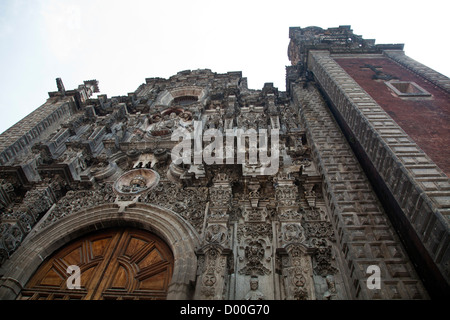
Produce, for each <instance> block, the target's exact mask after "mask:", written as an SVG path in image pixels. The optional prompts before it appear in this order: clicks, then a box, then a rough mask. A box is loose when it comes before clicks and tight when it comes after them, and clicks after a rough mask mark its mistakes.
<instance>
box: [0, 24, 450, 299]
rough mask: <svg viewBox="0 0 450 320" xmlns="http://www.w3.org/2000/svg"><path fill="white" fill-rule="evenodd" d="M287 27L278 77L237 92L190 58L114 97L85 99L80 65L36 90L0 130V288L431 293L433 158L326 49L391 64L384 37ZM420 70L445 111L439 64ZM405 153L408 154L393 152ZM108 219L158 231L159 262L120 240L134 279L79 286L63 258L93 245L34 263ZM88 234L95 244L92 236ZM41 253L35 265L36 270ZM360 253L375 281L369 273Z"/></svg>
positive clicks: (435, 267)
mask: <svg viewBox="0 0 450 320" xmlns="http://www.w3.org/2000/svg"><path fill="white" fill-rule="evenodd" d="M290 37H291V42H290V44H289V49H288V55H289V58H290V60H291V62H292V66H290V67H287V75H286V79H287V91H286V92H282V91H279V90H278V89H277V88H275V87H274V86H273V84H271V83H266V84H265V85H264V87H263V88H262V89H261V90H252V89H249V88H248V87H247V80H246V78H245V77H243V75H242V73H241V72H228V73H225V74H218V73H214V72H212V71H211V70H208V69H203V70H192V71H191V70H187V71H182V72H179V73H178V74H176V75H174V76H172V77H170V78H169V79H162V78H147V79H146V80H145V83H144V84H142V85H140V86H139V87H138V88H137V90H136V91H135V92H132V93H128V94H127V95H125V96H118V97H107V96H106V95H98V96H97V97H96V98H93V97H92V94H93V93H96V92H99V87H98V82H97V81H96V80H90V81H85V82H84V84H83V85H80V86H79V87H78V88H77V89H75V90H70V91H67V90H65V88H64V85H63V83H62V81H61V80H60V79H57V88H58V90H57V91H56V92H50V93H49V96H50V97H49V99H48V100H47V102H46V103H45V104H44V105H42V106H41V107H39V108H38V109H36V111H34V112H33V113H31V114H30V115H29V116H27V117H26V118H24V119H23V120H21V121H20V122H19V123H18V124H16V125H15V126H13V127H12V128H10V129H9V130H7V131H6V132H4V133H3V134H2V135H1V136H0V147H1V149H0V152H1V153H0V178H1V186H0V210H1V214H0V265H1V269H0V276H1V278H0V298H3V299H16V298H21V299H30V298H31V299H36V298H42V297H43V298H55V297H56V296H58V297H62V298H74V299H75V298H81V299H83V298H88V297H97V298H111V297H113V298H118V297H122V298H123V297H132V298H139V299H156V298H158V299H159V298H165V297H167V298H169V299H300V300H302V299H319V300H321V299H390V298H400V299H427V298H429V297H430V296H432V295H438V294H442V293H444V292H446V290H448V276H449V273H448V258H449V253H448V250H449V249H448V243H449V238H448V236H449V228H448V218H446V213H448V210H449V203H448V199H449V195H448V192H449V188H448V186H449V181H448V177H447V176H446V175H445V173H444V172H443V171H442V170H443V169H444V167H445V165H442V169H440V168H439V167H438V166H436V165H435V164H434V162H433V161H432V160H431V159H430V158H429V157H428V156H427V154H425V153H424V152H423V151H422V150H421V149H420V148H419V147H417V148H416V144H415V142H414V141H413V139H411V138H409V136H408V135H407V134H406V133H405V132H404V131H403V129H401V128H400V129H398V128H399V126H398V125H397V123H396V122H395V121H394V120H392V118H391V117H389V115H388V113H386V112H385V111H384V110H383V109H382V108H383V106H380V105H379V104H378V102H377V101H374V100H373V99H372V97H371V96H370V95H369V94H368V93H367V92H366V91H364V90H363V89H362V88H361V86H360V85H358V83H356V82H355V81H354V80H353V79H352V78H351V77H350V76H349V74H348V73H346V72H345V71H343V69H344V68H345V66H344V67H342V66H341V65H340V64H339V63H338V62H337V61H341V60H344V59H350V58H351V59H366V60H367V59H378V60H373V61H376V62H379V59H388V60H389V59H390V60H389V61H397V60H398V59H403V60H402V61H406V62H405V63H408V60H407V59H405V58H404V57H403V56H401V52H402V51H401V50H402V46H401V45H375V44H374V41H371V40H364V39H362V37H360V36H357V35H354V34H353V32H352V31H351V30H350V29H349V27H345V26H344V27H339V28H331V29H328V30H323V29H321V28H317V27H311V28H304V29H301V28H291V30H290ZM395 57H400V58H398V59H397V60H396V58H395ZM402 57H403V58H402ZM340 59H341V60H340ZM347 61H349V60H347ZM352 61H354V60H352ZM364 62H365V63H366V62H367V61H364ZM358 63H359V62H358ZM397 63H398V62H397ZM341 64H342V63H341ZM366 64H367V63H366ZM363 66H364V65H363ZM365 68H366V69H365V70H368V71H369V72H373V70H375V71H377V69H376V68H375V69H371V68H370V67H368V66H366V67H365ZM379 69H380V68H379ZM385 69H386V68H385ZM383 71H384V72H385V73H389V70H383ZM333 72H334V73H336V75H334V73H333ZM339 72H341V73H339ZM404 72H406V71H404ZM408 72H409V71H408ZM419 75H420V74H419ZM429 76H430V75H429ZM431 76H435V75H434V74H431ZM347 78H348V79H347ZM347 80H348V81H347ZM403 80H408V79H405V77H404V79H403ZM372 81H378V82H379V81H384V80H379V79H373V80H372ZM435 83H437V84H436V85H435V86H436V88H438V89H436V90H439V94H441V95H445V94H446V99H447V100H445V99H444V100H443V101H444V102H446V103H447V109H448V101H449V100H448V87H446V83H448V79H443V78H439V79H435ZM394 84H395V83H394ZM386 90H390V89H389V87H387V86H386ZM445 90H447V91H445ZM445 92H446V93H445ZM432 95H433V97H436V101H432V100H429V99H433V98H429V97H427V99H428V100H427V101H426V103H435V104H436V105H437V106H438V107H440V106H441V105H439V103H440V102H439V101H441V100H439V101H438V100H437V98H438V94H437V93H434V92H433V93H432ZM374 99H375V100H376V98H374ZM430 101H431V102H430ZM386 106H387V107H386V108H388V107H389V103H387V104H386ZM352 108H353V109H354V110H353V109H352ZM443 110H444V111H445V112H447V113H446V117H447V119H448V110H445V108H443ZM447 124H448V123H447ZM389 130H390V131H389ZM396 130H397V131H396ZM405 131H406V130H405ZM383 134H384V135H383ZM378 145H380V147H378ZM377 148H378V149H379V150H378V149H377ZM383 148H384V149H383ZM402 148H409V149H402ZM414 148H416V149H414ZM413 149H414V150H413ZM175 150H176V151H175ZM408 152H409V153H408ZM411 152H413V155H411V154H410V153H411ZM421 152H422V153H423V154H421ZM406 156H408V157H409V158H410V159H413V160H409V162H402V161H403V160H405V159H406ZM398 157H400V160H399V161H396V160H395V159H397V158H398ZM420 157H421V158H422V160H420V159H419V158H420ZM391 159H392V160H391ZM405 161H407V160H405ZM412 161H415V162H414V163H413V162H412ZM420 161H422V162H420ZM411 165H414V166H413V167H408V166H411ZM269 169H270V170H269ZM385 169H386V170H387V172H385ZM419 169H421V170H422V171H421V172H419V171H417V170H419ZM408 170H409V171H408ZM414 170H416V171H414ZM403 172H405V174H404V175H402V173H403ZM411 172H412V174H411ZM415 173H417V174H418V176H414V174H415ZM392 177H395V179H394V178H392ZM398 181H400V182H401V185H400V184H399V182H398ZM432 186H433V187H432ZM420 188H422V189H420ZM421 190H423V192H421ZM397 193H398V194H397ZM410 198H411V199H410ZM409 200H411V201H412V204H410V203H409V202H410V201H409ZM422 212H423V213H422ZM400 224H403V227H399V225H400ZM119 227H130V228H131V227H132V228H137V229H140V230H144V231H146V232H148V233H149V234H152V235H153V234H154V235H156V236H158V237H159V238H160V240H161V242H162V243H165V246H167V247H168V248H170V249H167V250H169V251H171V254H168V256H170V255H173V261H172V260H171V259H172V258H170V257H169V258H165V259H166V260H164V261H165V264H164V265H165V266H166V264H167V265H169V264H170V266H171V267H164V268H165V269H164V270H165V271H164V272H165V273H164V272H163V271H161V270H163V269H158V268H159V267H157V265H158V263H157V262H154V261H156V260H152V259H156V258H151V259H150V258H148V260H147V258H144V256H145V255H144V251H145V250H144V249H142V250H141V249H139V250H137V251H136V252H135V251H133V250H134V249H133V250H132V249H126V250H125V249H124V250H125V251H124V256H123V257H122V258H120V259H119V258H117V259H118V260H117V261H119V265H121V266H123V268H124V269H123V270H122V269H120V270H122V271H120V272H124V273H126V274H127V275H128V276H127V277H131V278H133V279H134V280H133V281H135V282H132V281H131V280H130V281H131V282H130V281H129V282H124V283H123V284H120V285H119V284H114V285H113V284H108V283H107V284H105V286H104V291H101V292H95V293H92V292H90V291H89V290H90V289H89V284H88V282H83V281H87V280H83V279H86V278H89V279H90V277H91V274H93V272H91V273H90V272H88V271H84V269H82V271H81V280H82V286H81V288H79V289H78V291H77V290H74V291H71V290H68V289H67V288H66V286H65V285H66V282H65V281H66V279H67V278H68V277H69V275H70V274H69V273H66V272H65V270H64V268H67V267H68V266H69V265H77V264H78V265H82V263H81V261H82V260H83V259H84V260H83V261H85V260H86V259H87V260H89V259H93V260H92V261H95V257H96V255H95V254H93V255H92V256H90V255H89V254H87V253H80V254H81V256H78V253H77V254H74V255H75V256H77V257H78V258H76V259H75V258H73V259H74V260H70V259H69V258H67V257H68V256H66V257H65V258H58V259H59V260H58V261H59V262H58V263H56V262H55V263H54V264H52V263H53V262H51V261H56V257H60V256H61V254H60V255H59V256H58V253H55V252H66V251H67V250H68V249H67V250H66V251H64V250H63V251H58V250H62V249H61V248H67V244H68V243H71V241H77V239H81V238H82V237H84V236H86V235H91V234H92V235H94V236H95V234H96V232H97V233H98V232H103V231H104V230H111V228H119ZM102 230H103V231H102ZM396 230H399V231H398V232H397V231H396ZM121 232H122V231H121ZM127 232H128V231H127ZM139 232H141V231H139ZM411 232H413V233H414V234H413V235H411ZM125 234H128V233H126V232H125ZM130 234H132V233H131V232H130ZM405 234H409V235H410V236H409V238H406V239H405V240H404V242H402V241H401V240H400V238H402V237H405ZM122 237H125V236H122ZM149 237H150V238H151V237H153V236H149ZM141 238H142V239H144V238H145V237H144V236H135V237H134V238H133V237H131V239H141ZM105 239H106V238H105ZM108 239H109V238H108ZM120 239H122V238H120ZM124 239H125V238H124ZM146 239H147V238H146ZM151 239H153V240H146V241H148V243H153V242H152V241H156V240H154V238H151ZM155 239H156V238H155ZM117 241H118V243H122V242H121V241H122V240H117ZM130 241H131V240H130ZM142 241H144V240H142ZM158 241H159V240H158ZM92 243H98V242H95V241H93V242H92ZM105 243H106V242H105ZM127 243H128V244H127V245H130V246H129V247H127V248H131V247H133V248H140V247H139V246H138V244H137V243H138V241H137V240H136V245H135V246H131V244H130V243H131V242H127ZM133 243H134V242H133ZM155 243H157V241H156V242H155ZM405 244H406V245H407V247H409V246H410V245H413V246H414V247H413V248H409V249H408V250H407V249H406V248H405ZM142 246H143V247H142V248H147V247H146V246H145V245H142ZM147 246H150V245H149V244H148V245H147ZM156 247H158V246H156ZM93 248H98V247H97V246H96V245H93ZM102 248H103V249H102V250H105V251H104V255H105V257H106V256H107V255H108V254H107V252H108V250H109V249H108V248H109V245H107V244H104V245H103V247H102ZM105 248H106V249H105ZM158 248H159V247H158ZM161 248H162V247H161ZM164 248H165V247H164ZM92 250H93V252H94V251H95V250H96V249H92ZM111 250H112V249H111ZM127 250H129V252H133V254H131V253H130V254H129V255H127V254H126V253H127V252H128V251H127ZM164 250H166V249H164ZM164 250H163V249H161V252H163V251H164ZM167 250H166V251H167ZM166 251H164V252H166ZM67 252H68V251H67ZM111 252H112V251H111ZM145 252H146V254H148V256H145V257H150V253H149V252H150V251H145ZM55 254H56V255H55ZM71 254H72V253H71ZM83 254H84V255H83ZM420 254H421V255H422V256H421V257H418V256H419V255H420ZM110 256H112V257H114V256H115V254H113V253H111V254H110ZM161 256H163V254H161ZM164 256H165V255H164ZM81 257H84V258H81ZM89 257H91V258H89ZM124 257H128V258H124ZM52 259H55V260H52ZM71 259H72V258H71ZM105 259H106V258H105ZM108 259H111V258H108ZM121 259H122V260H123V261H122V260H121ZM127 259H129V261H128V260H127ZM43 260H45V261H46V263H47V264H48V265H52V266H53V267H49V268H50V269H49V270H50V271H48V270H47V271H45V272H44V271H42V270H44V269H45V268H44V266H43V264H42V263H43V262H42V261H43ZM125 260H127V262H124V261H125ZM70 261H72V263H70ZM73 261H75V262H73ZM89 261H90V260H89ZM105 261H106V260H105ZM108 261H112V260H108ZM142 261H146V262H145V263H144V264H143V262H142ZM141 262H142V263H141ZM133 263H136V264H133ZM155 263H156V266H155ZM105 264H106V262H105ZM111 264H112V262H111ZM125 265H126V266H128V267H125ZM132 265H133V266H134V267H131V266H132ZM58 266H59V267H58ZM373 266H375V267H376V268H377V269H376V270H378V271H379V274H377V276H379V280H381V286H380V287H375V288H374V287H373V286H371V284H372V282H370V281H371V280H370V279H369V277H370V276H371V272H369V270H371V268H372V267H373ZM83 268H84V267H83ZM86 268H88V267H86ZM146 268H147V269H146ZM152 268H154V269H152ZM161 268H162V267H161ZM86 270H88V269H86ZM96 270H97V269H96ZM103 270H104V271H103V272H109V271H107V270H109V269H108V268H106V269H103ZM105 270H106V271H105ZM146 270H147V271H146ZM150 270H159V271H158V272H159V273H157V272H156V271H154V273H151V272H150ZM167 270H170V272H169V271H167ZM95 272H100V271H95ZM111 272H112V271H111ZM114 272H115V271H114ZM117 272H119V271H117ZM55 274H58V276H55ZM114 274H115V275H116V276H114V275H113V276H112V277H113V278H114V279H122V278H121V277H120V276H118V274H119V273H114ZM150 274H151V275H150ZM155 274H157V275H161V279H163V278H164V277H166V278H164V279H165V280H164V281H162V280H155V279H156V276H154V275H155ZM55 277H56V278H57V279H59V280H58V281H56V280H54V279H55ZM152 279H153V280H152ZM158 279H160V278H158ZM55 281H56V282H55ZM117 281H119V280H117ZM158 281H159V282H158ZM438 281H441V283H440V284H438ZM119 282H120V281H119ZM374 283H375V284H376V282H374ZM100 287H101V286H100ZM108 290H109V291H108ZM114 290H115V291H114ZM121 290H122V291H121ZM447 293H448V291H447Z"/></svg>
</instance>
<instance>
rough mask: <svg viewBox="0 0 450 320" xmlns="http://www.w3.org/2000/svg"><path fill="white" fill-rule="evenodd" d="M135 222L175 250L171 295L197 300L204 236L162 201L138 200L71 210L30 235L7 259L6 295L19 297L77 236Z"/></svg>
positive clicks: (2, 288) (0, 285) (0, 283)
mask: <svg viewBox="0 0 450 320" xmlns="http://www.w3.org/2000/svg"><path fill="white" fill-rule="evenodd" d="M125 226H126V227H134V228H138V229H143V230H147V231H149V232H152V233H154V234H156V235H157V236H159V237H160V238H162V239H163V240H164V241H165V242H166V243H167V244H168V245H169V247H170V248H171V250H172V253H173V255H174V259H175V262H174V270H173V275H172V280H171V283H170V285H169V291H168V295H167V299H170V300H175V299H191V298H192V297H193V290H194V286H193V285H192V284H193V283H194V282H195V279H196V271H197V256H196V255H195V251H196V249H197V248H198V246H199V243H200V241H199V235H198V234H197V232H196V231H195V229H194V228H193V227H192V226H191V225H190V224H189V223H188V222H186V221H185V220H184V219H183V218H182V217H180V216H179V215H177V214H175V213H174V212H172V211H170V210H167V209H164V208H161V207H159V206H155V205H150V204H142V203H137V204H133V205H130V206H128V207H125V209H124V210H120V208H119V207H118V206H117V205H114V204H106V205H101V206H97V207H94V208H90V209H86V210H84V211H81V212H78V213H76V214H71V215H69V216H67V217H64V218H62V219H60V220H59V221H57V222H55V223H54V224H52V225H50V226H48V227H46V228H45V229H43V230H42V231H40V232H39V233H36V234H30V236H29V237H28V238H27V239H26V240H25V241H24V242H23V243H22V245H21V246H20V247H19V249H18V250H17V251H16V252H15V253H14V254H13V255H12V256H11V258H10V259H9V260H8V261H7V262H6V263H5V264H4V266H3V270H6V271H5V273H4V274H3V277H2V278H1V279H0V300H6V299H9V300H11V299H15V298H16V297H17V296H18V295H19V293H20V291H21V290H22V288H23V287H24V286H25V285H26V283H27V282H28V280H29V279H30V278H31V276H32V275H33V274H34V272H35V271H36V270H37V269H38V268H39V266H40V265H41V263H42V262H43V261H44V260H45V259H46V258H47V257H49V256H50V255H51V254H52V253H53V252H55V251H56V250H57V249H59V248H61V247H62V246H64V245H65V244H67V243H68V242H70V241H71V240H74V239H76V238H79V237H81V236H83V235H85V234H88V233H90V232H93V231H96V230H102V229H106V228H110V227H125Z"/></svg>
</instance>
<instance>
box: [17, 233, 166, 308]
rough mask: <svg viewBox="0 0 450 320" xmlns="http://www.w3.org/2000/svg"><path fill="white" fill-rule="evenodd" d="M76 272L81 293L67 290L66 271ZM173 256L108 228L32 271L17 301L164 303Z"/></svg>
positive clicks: (146, 236)
mask: <svg viewBox="0 0 450 320" xmlns="http://www.w3.org/2000/svg"><path fill="white" fill-rule="evenodd" d="M70 265H77V266H79V267H80V271H81V279H80V280H81V288H80V289H69V288H68V287H67V279H68V278H69V276H70V274H68V273H66V270H67V267H68V266H70ZM172 271H173V255H172V252H171V250H170V248H169V247H168V246H167V245H166V244H165V243H164V242H163V241H162V240H161V239H160V238H158V237H157V236H155V235H153V234H150V233H148V232H146V231H143V230H136V229H111V230H107V231H103V232H101V233H95V234H91V235H88V236H86V237H83V238H81V239H79V240H76V241H74V242H73V243H71V244H68V245H67V246H65V247H64V248H62V249H60V250H58V251H57V252H56V253H55V254H53V256H52V257H50V258H49V259H47V260H46V261H45V262H44V263H43V264H42V265H41V266H40V267H39V269H38V270H37V271H36V272H35V274H34V275H33V277H32V278H31V279H30V281H29V282H28V284H27V285H26V286H25V289H24V290H22V293H21V295H20V297H19V298H20V299H86V300H101V299H165V298H166V296H167V290H168V285H169V283H170V280H171V278H172Z"/></svg>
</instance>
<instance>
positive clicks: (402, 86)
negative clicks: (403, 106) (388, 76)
mask: <svg viewBox="0 0 450 320" xmlns="http://www.w3.org/2000/svg"><path fill="white" fill-rule="evenodd" d="M385 83H386V85H387V86H388V87H389V88H391V89H392V90H393V91H394V93H395V94H397V95H398V96H399V97H429V96H431V94H430V93H429V92H428V91H426V90H425V89H423V88H422V87H421V86H419V85H418V84H417V83H415V82H411V81H389V82H385Z"/></svg>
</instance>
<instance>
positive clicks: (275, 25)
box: [0, 0, 450, 132]
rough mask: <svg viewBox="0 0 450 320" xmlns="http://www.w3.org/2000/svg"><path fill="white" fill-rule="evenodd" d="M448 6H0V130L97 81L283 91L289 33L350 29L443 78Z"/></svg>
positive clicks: (7, 0) (116, 90) (2, 2)
mask: <svg viewBox="0 0 450 320" xmlns="http://www.w3.org/2000/svg"><path fill="white" fill-rule="evenodd" d="M449 3H450V1H444V0H441V1H435V0H428V1H416V0H408V1H403V0H400V1H394V0H389V1H386V0H378V1H373V2H367V1H362V0H359V1H347V0H332V1H329V0H319V1H316V0H307V1H304V0H297V1H284V0H272V1H266V0H257V1H250V0H240V1H235V0H227V1H213V0H209V1H200V0H198V1H195V0H191V1H188V0H185V1H171V0H163V1H149V0H147V1H137V0H124V1H117V0H65V1H61V0H16V1H14V0H0V46H1V47H0V70H1V72H0V86H1V94H0V112H1V113H0V132H3V131H4V130H6V129H7V128H9V127H10V126H12V125H14V124H15V123H16V122H17V121H19V120H20V119H22V118H23V117H24V116H26V115H27V114H29V113H30V112H31V111H33V110H34V109H36V108H38V107H39V106H40V105H42V104H43V103H45V101H46V99H47V98H48V92H49V91H56V82H55V78H57V77H61V78H62V80H63V82H64V86H65V88H66V89H67V90H70V89H74V88H76V87H77V86H78V85H79V84H82V83H83V80H90V79H97V80H99V87H100V90H101V93H102V94H107V95H108V97H111V96H117V95H126V94H127V93H128V92H132V91H134V90H136V89H137V87H138V86H139V85H140V84H142V83H144V82H145V78H147V77H164V78H168V77H170V76H172V75H174V74H176V73H177V72H179V71H182V70H187V69H191V70H195V69H199V68H207V69H211V70H212V71H213V72H218V73H225V72H228V71H242V72H243V76H244V77H247V79H248V84H249V87H250V88H251V89H261V88H262V86H263V84H264V83H265V82H273V83H274V85H275V86H276V87H278V88H279V89H280V90H285V66H286V65H289V64H290V63H289V60H288V58H287V47H288V44H289V27H290V26H299V27H308V26H319V27H322V28H325V29H326V28H329V27H338V26H339V25H351V27H352V29H353V31H354V33H355V34H358V35H362V36H363V37H364V38H365V39H376V43H377V44H381V43H404V44H405V48H404V50H405V52H406V54H407V55H408V56H410V57H411V58H413V59H415V60H418V61H419V62H421V63H423V64H425V65H427V66H429V67H431V68H433V69H435V70H437V71H439V72H441V73H443V74H445V75H446V76H450V59H449V58H448V55H449V52H450V50H449V49H450V45H449V36H448V32H449V31H450V30H449V29H450V28H449V26H450V22H449V20H450V16H449V13H450V10H449V7H450V4H449Z"/></svg>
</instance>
